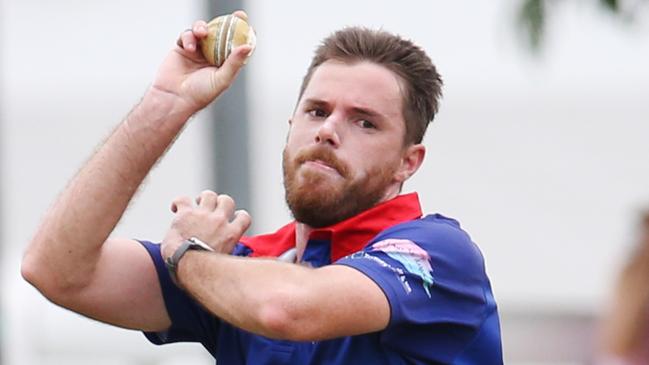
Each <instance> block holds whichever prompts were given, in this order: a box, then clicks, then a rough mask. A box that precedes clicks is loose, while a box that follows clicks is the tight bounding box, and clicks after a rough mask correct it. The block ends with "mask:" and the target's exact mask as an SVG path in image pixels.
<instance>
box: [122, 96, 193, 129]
mask: <svg viewBox="0 0 649 365" xmlns="http://www.w3.org/2000/svg"><path fill="white" fill-rule="evenodd" d="M196 111H197V110H196V108H193V107H192V106H191V105H190V104H189V103H187V102H186V101H185V100H183V99H182V98H181V97H179V96H178V95H175V94H173V93H170V92H166V91H164V90H161V89H158V88H156V87H153V86H151V87H149V89H148V90H147V91H146V93H145V94H144V96H143V97H142V100H141V101H140V103H139V104H138V105H137V106H136V107H135V108H134V109H133V110H132V111H131V113H130V114H129V116H128V120H129V122H131V123H130V124H137V125H140V126H142V127H144V128H147V127H150V128H154V129H155V130H158V131H159V130H160V129H162V130H169V131H173V132H177V131H178V130H179V129H180V128H182V127H183V126H184V125H185V123H186V122H187V120H189V118H190V117H191V116H192V115H193V114H194V113H195V112H196Z"/></svg>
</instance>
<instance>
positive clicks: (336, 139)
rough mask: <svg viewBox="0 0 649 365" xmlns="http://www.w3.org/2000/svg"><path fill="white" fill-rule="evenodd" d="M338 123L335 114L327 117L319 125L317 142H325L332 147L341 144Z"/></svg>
mask: <svg viewBox="0 0 649 365" xmlns="http://www.w3.org/2000/svg"><path fill="white" fill-rule="evenodd" d="M337 128H338V123H337V121H336V119H335V117H334V116H333V115H330V116H329V117H328V118H327V119H325V120H324V121H323V122H322V124H320V126H319V127H318V131H317V133H316V136H315V141H316V143H325V144H328V145H330V146H331V147H338V146H339V145H340V136H339V135H338V130H337Z"/></svg>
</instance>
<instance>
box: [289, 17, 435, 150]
mask: <svg viewBox="0 0 649 365" xmlns="http://www.w3.org/2000/svg"><path fill="white" fill-rule="evenodd" d="M331 59H333V60H337V61H342V62H349V63H355V62H360V61H370V62H374V63H376V64H378V65H381V66H384V67H386V68H387V69H389V70H390V71H392V72H394V73H395V74H397V75H399V77H401V79H402V80H403V81H404V84H405V90H404V93H405V95H403V117H404V119H405V121H406V134H405V136H404V141H405V142H406V143H421V141H422V139H423V138H424V134H425V133H426V128H427V127H428V123H430V122H431V121H432V120H433V118H434V117H435V114H436V113H437V110H438V108H439V99H440V98H441V96H442V78H441V76H440V75H439V74H438V73H437V69H436V68H435V65H433V63H432V62H431V60H430V58H429V57H428V56H427V55H426V53H425V52H424V51H423V50H422V49H421V48H420V47H418V46H416V45H415V44H414V43H413V42H411V41H409V40H406V39H403V38H401V37H400V36H397V35H394V34H391V33H388V32H385V31H381V30H371V29H367V28H362V27H348V28H343V29H342V30H339V31H337V32H335V33H333V34H331V35H330V36H328V37H327V38H325V39H324V40H323V41H322V43H321V44H320V46H319V47H318V48H317V49H316V51H315V55H314V56H313V59H312V60H311V65H310V66H309V69H308V70H307V73H306V75H305V76H304V79H303V80H302V86H301V87H300V95H299V97H298V100H300V99H301V98H302V94H304V90H305V89H306V87H307V85H308V84H309V81H310V80H311V76H313V73H314V72H315V70H316V69H317V68H318V66H320V65H321V64H323V63H325V62H326V61H328V60H331Z"/></svg>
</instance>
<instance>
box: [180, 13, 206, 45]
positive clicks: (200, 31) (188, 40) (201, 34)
mask: <svg viewBox="0 0 649 365" xmlns="http://www.w3.org/2000/svg"><path fill="white" fill-rule="evenodd" d="M207 32H208V30H207V23H206V22H205V21H204V20H197V21H195V22H194V24H193V25H192V27H191V28H189V29H185V30H184V31H183V32H182V33H180V36H179V37H178V40H177V41H176V44H177V45H178V47H180V48H182V49H184V50H186V51H188V52H195V51H196V49H198V42H199V41H200V40H201V39H203V38H205V37H207Z"/></svg>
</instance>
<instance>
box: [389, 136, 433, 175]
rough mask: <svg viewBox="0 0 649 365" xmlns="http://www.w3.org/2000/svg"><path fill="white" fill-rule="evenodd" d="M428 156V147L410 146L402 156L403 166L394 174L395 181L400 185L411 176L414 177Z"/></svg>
mask: <svg viewBox="0 0 649 365" xmlns="http://www.w3.org/2000/svg"><path fill="white" fill-rule="evenodd" d="M425 155H426V147H425V146H424V145H423V144H413V145H410V146H408V147H407V148H406V149H405V150H404V151H403V155H402V156H401V165H400V166H399V169H398V170H397V171H396V173H395V174H394V177H395V179H396V180H397V181H398V182H399V183H403V182H404V181H406V180H408V179H409V178H410V176H412V175H414V174H415V172H417V170H419V166H421V164H422V162H424V156H425Z"/></svg>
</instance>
